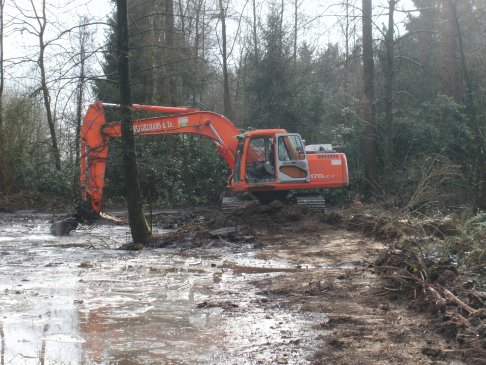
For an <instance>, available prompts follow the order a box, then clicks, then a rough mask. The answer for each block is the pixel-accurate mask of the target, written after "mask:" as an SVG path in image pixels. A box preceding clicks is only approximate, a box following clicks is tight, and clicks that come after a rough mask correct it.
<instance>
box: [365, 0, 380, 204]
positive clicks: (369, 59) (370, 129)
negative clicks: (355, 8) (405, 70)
mask: <svg viewBox="0 0 486 365" xmlns="http://www.w3.org/2000/svg"><path fill="white" fill-rule="evenodd" d="M362 1H363V84H364V90H363V91H364V93H363V94H364V95H363V99H364V100H363V121H364V123H365V128H364V148H365V161H364V162H365V179H366V182H365V183H366V186H365V194H366V196H367V197H371V196H372V195H373V190H374V189H375V187H376V181H377V162H376V154H377V152H376V150H377V148H376V124H375V116H374V101H375V80H374V78H375V76H374V73H375V72H374V61H373V35H372V24H373V23H372V0H362Z"/></svg>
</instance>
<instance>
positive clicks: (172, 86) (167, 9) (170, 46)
mask: <svg viewBox="0 0 486 365" xmlns="http://www.w3.org/2000/svg"><path fill="white" fill-rule="evenodd" d="M164 13H165V42H166V45H167V54H168V57H167V59H168V61H169V62H168V63H169V64H170V66H168V67H167V71H168V72H167V73H168V75H167V76H168V77H169V82H168V87H169V90H167V91H168V92H167V95H168V96H169V103H170V105H173V106H175V105H177V79H176V70H175V67H174V65H175V63H176V62H175V61H176V53H175V42H174V40H175V34H174V33H175V27H174V2H173V0H164Z"/></svg>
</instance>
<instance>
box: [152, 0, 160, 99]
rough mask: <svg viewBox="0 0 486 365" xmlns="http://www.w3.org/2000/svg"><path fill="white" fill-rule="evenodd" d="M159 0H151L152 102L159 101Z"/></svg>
mask: <svg viewBox="0 0 486 365" xmlns="http://www.w3.org/2000/svg"><path fill="white" fill-rule="evenodd" d="M159 18H160V17H159V0H153V15H152V17H151V23H152V24H151V26H152V54H151V58H152V60H151V61H152V103H154V104H157V103H158V101H159V98H160V97H159V82H160V66H159V65H160V52H159V47H160V31H159V29H158V28H159V27H160V25H159Z"/></svg>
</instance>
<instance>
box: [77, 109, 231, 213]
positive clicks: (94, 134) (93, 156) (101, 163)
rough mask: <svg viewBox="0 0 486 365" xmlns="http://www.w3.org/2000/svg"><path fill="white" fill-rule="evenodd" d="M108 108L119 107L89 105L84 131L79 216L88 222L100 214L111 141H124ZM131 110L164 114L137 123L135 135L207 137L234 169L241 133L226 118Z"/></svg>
mask: <svg viewBox="0 0 486 365" xmlns="http://www.w3.org/2000/svg"><path fill="white" fill-rule="evenodd" d="M106 107H117V105H114V104H103V103H100V102H97V103H94V104H92V105H90V107H89V108H88V111H87V113H86V115H85V117H84V120H83V125H82V127H81V134H80V150H81V153H80V156H81V161H80V167H81V175H80V182H81V191H82V200H83V201H82V202H81V204H80V206H79V207H78V214H79V215H81V216H82V217H84V218H85V219H89V220H93V219H94V218H95V217H97V216H98V214H99V213H100V212H101V202H102V196H103V187H104V185H105V171H106V161H107V158H108V148H109V140H110V138H119V137H121V124H120V123H118V122H107V121H106V117H105V112H104V108H106ZM132 110H134V111H136V110H143V111H148V112H154V113H160V114H162V113H163V114H164V115H159V116H156V117H152V118H147V119H141V120H136V121H134V122H133V132H134V134H135V135H166V134H179V133H191V134H198V135H201V136H205V137H208V138H210V139H212V140H213V141H214V142H215V144H216V148H217V151H218V153H219V154H220V155H221V157H222V158H223V159H224V160H225V161H226V163H227V164H228V166H229V167H230V168H231V170H233V169H234V165H235V154H236V148H237V145H238V140H237V138H236V136H237V135H238V134H240V131H239V130H238V129H237V128H236V127H235V126H234V125H233V124H232V123H231V122H230V121H229V120H228V119H226V118H224V117H223V116H221V115H219V114H216V113H212V112H207V111H198V110H195V109H191V108H184V107H164V106H151V105H138V104H133V105H132Z"/></svg>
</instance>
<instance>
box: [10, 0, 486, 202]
mask: <svg viewBox="0 0 486 365" xmlns="http://www.w3.org/2000/svg"><path fill="white" fill-rule="evenodd" d="M367 3H369V4H367ZM316 5H318V9H319V12H320V11H321V10H323V11H322V13H319V14H317V15H316V14H310V13H309V8H311V9H312V7H313V6H316ZM5 6H9V7H11V8H10V9H9V8H7V9H2V15H3V14H4V13H5V15H4V16H3V17H2V29H3V31H2V33H1V38H2V39H3V38H4V37H5V38H8V37H12V34H15V33H16V32H18V31H19V30H22V29H23V30H25V33H28V34H29V35H30V36H31V37H33V43H32V44H33V45H31V46H30V51H31V52H32V54H31V55H30V56H26V55H20V56H17V55H15V56H13V57H11V58H8V56H5V57H3V59H2V65H3V68H2V70H3V72H2V75H1V79H2V81H1V87H0V90H1V94H2V95H1V96H2V104H1V105H0V107H1V119H0V120H1V124H0V132H1V133H0V138H1V141H2V142H1V143H0V146H1V148H2V150H1V153H0V166H1V168H0V172H1V174H0V187H1V196H2V199H4V200H5V199H9V197H10V199H13V197H15V196H17V197H22V196H24V197H25V199H26V201H29V200H32V201H35V200H36V199H41V197H42V196H44V197H46V196H47V197H50V198H52V199H62V200H65V201H73V202H74V201H75V200H76V198H77V194H78V190H79V187H78V183H77V180H78V174H79V172H78V159H79V151H78V144H77V142H76V141H77V138H78V136H79V128H80V127H79V126H80V123H81V121H82V118H83V115H84V112H85V110H86V107H87V105H88V104H89V103H92V102H94V101H96V100H99V101H104V102H109V103H117V102H118V92H117V87H118V86H117V85H118V84H117V83H118V76H117V72H116V71H117V70H116V52H115V46H116V32H115V28H116V17H115V15H114V13H108V14H101V15H100V14H97V16H98V18H92V19H90V18H89V17H87V16H83V17H80V18H79V19H77V23H76V24H75V25H74V26H73V24H72V23H70V24H63V23H62V21H61V20H60V18H59V17H58V16H57V15H56V11H58V12H60V10H62V9H56V8H54V4H49V1H48V0H43V1H41V2H40V3H39V4H37V3H35V4H34V3H29V2H28V1H27V2H24V3H23V2H20V1H19V2H17V3H15V2H14V4H13V5H12V4H9V5H5ZM366 6H368V8H369V11H366ZM6 10H8V12H6ZM324 10H325V11H324ZM326 11H327V13H326ZM485 11H486V5H485V3H484V2H483V1H450V0H420V1H419V0H416V1H413V3H411V2H407V1H382V2H377V1H375V2H374V4H371V1H370V2H368V1H363V2H359V1H353V0H347V1H340V2H333V3H332V4H331V2H323V3H319V2H313V1H306V0H295V1H290V0H282V1H271V2H258V1H256V0H252V1H246V2H237V1H207V0H187V1H173V0H164V1H137V2H134V1H132V2H130V1H129V4H128V12H129V22H130V24H129V29H130V62H131V66H130V67H131V71H130V73H131V83H132V100H133V102H135V103H140V104H151V105H172V106H175V105H184V106H193V107H197V108H200V109H202V110H210V111H215V112H218V113H221V114H223V115H225V116H226V117H227V118H229V119H230V120H231V121H232V122H233V123H234V124H235V125H236V126H237V127H238V128H240V129H247V128H277V127H280V128H285V129H287V130H288V131H289V132H298V133H300V134H301V135H302V137H303V139H305V141H306V143H308V144H311V143H332V144H333V145H335V146H336V147H337V148H338V149H339V150H340V151H342V152H344V153H345V154H346V155H347V158H348V163H349V170H350V185H349V187H348V188H347V189H345V190H339V191H338V190H330V191H323V192H322V194H323V195H325V196H326V199H327V201H328V202H330V203H336V204H341V203H343V202H346V201H353V200H362V199H367V200H371V201H374V202H381V203H385V204H386V205H388V206H393V207H400V208H407V209H412V210H413V209H422V208H426V207H437V206H440V207H444V206H446V207H463V208H482V207H484V206H485V205H486V184H485V180H486V179H485V177H484V174H485V169H486V151H485V146H484V144H485V136H484V128H485V121H484V112H483V110H484V108H485V105H484V95H483V94H484V90H483V88H482V86H481V85H482V84H483V82H484V79H485V77H486V74H485V71H484V62H482V60H483V59H484V55H483V51H484V44H483V43H484V40H483V38H484V37H482V35H483V34H484V27H485V26H486V24H485V23H484V12H485ZM12 14H14V15H12ZM328 14H329V15H332V17H329V19H330V18H332V21H331V23H332V27H329V29H331V30H329V31H328V33H332V32H333V34H335V35H329V34H327V38H326V37H324V36H322V35H321V32H320V31H317V30H316V29H314V28H313V27H314V26H315V25H317V22H318V20H319V19H320V20H321V23H319V25H320V26H323V25H324V23H322V19H325V20H326V21H327V22H329V20H328V18H325V16H326V15H328ZM368 14H369V17H368ZM367 19H369V21H368V22H367V21H366V20H367ZM100 24H101V25H102V26H104V28H99V27H100V26H101V25H100ZM367 25H368V28H366V26H367ZM101 29H104V36H103V37H102V38H103V39H102V40H101V41H99V39H100V34H99V33H100V32H101ZM366 29H369V31H370V32H371V33H370V37H371V38H369V41H367V39H368V38H367V37H366V36H365V34H364V33H363V30H364V31H366ZM22 33H24V32H22ZM313 33H315V34H319V36H315V37H314V38H312V37H311V36H309V34H310V35H312V34H313ZM3 53H4V54H5V55H8V54H9V52H8V50H5V51H4V52H3ZM3 53H2V55H3ZM18 77H20V78H21V79H22V82H19V81H18V80H16V79H15V78H18ZM10 78H12V79H10ZM136 146H137V147H136V148H137V151H138V152H137V154H138V162H139V165H140V167H139V168H140V176H141V185H142V193H143V196H144V202H145V203H147V202H151V203H156V204H159V205H160V206H167V207H169V206H188V205H205V204H218V203H219V201H220V199H221V195H222V193H223V192H224V190H225V185H226V178H227V175H228V172H227V171H226V166H225V163H224V161H222V160H221V159H220V157H219V156H218V155H217V154H216V151H215V149H214V147H213V145H212V144H211V143H210V142H209V141H206V140H204V139H201V138H199V137H195V136H186V135H184V136H170V137H166V136H158V137H157V136H155V137H150V138H146V137H144V138H137V140H136ZM107 181H108V183H107V186H106V198H107V199H106V201H107V202H113V203H114V204H116V203H119V202H123V196H124V177H123V174H122V172H121V159H120V152H119V146H117V142H114V143H113V148H112V149H111V156H110V163H109V165H108V172H107Z"/></svg>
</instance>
